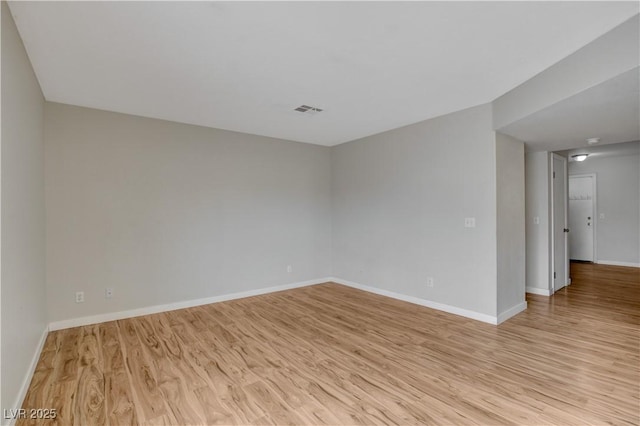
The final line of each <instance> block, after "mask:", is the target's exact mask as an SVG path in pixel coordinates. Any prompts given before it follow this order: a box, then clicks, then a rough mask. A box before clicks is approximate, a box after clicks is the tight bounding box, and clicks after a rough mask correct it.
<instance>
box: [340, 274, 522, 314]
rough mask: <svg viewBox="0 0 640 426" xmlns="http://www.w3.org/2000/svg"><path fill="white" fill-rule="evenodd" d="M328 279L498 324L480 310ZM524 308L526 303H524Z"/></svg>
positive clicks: (381, 294) (351, 282) (341, 280)
mask: <svg viewBox="0 0 640 426" xmlns="http://www.w3.org/2000/svg"><path fill="white" fill-rule="evenodd" d="M330 281H332V282H334V283H337V284H341V285H345V286H347V287H352V288H355V289H358V290H362V291H366V292H369V293H373V294H378V295H380V296H386V297H390V298H392V299H397V300H402V301H403V302H409V303H413V304H415V305H420V306H424V307H426V308H431V309H435V310H438V311H442V312H446V313H449V314H454V315H459V316H462V317H465V318H470V319H473V320H476V321H482V322H486V323H488V324H492V325H497V324H498V317H497V316H492V315H487V314H483V313H481V312H476V311H471V310H469V309H464V308H459V307H457V306H453V305H447V304H444V303H439V302H433V301H431V300H427V299H421V298H419V297H414V296H407V295H405V294H401V293H396V292H393V291H389V290H384V289H381V288H377V287H371V286H368V285H365V284H360V283H356V282H353V281H347V280H343V279H341V278H337V277H331V279H330ZM525 308H526V305H525ZM514 315H515V314H514Z"/></svg>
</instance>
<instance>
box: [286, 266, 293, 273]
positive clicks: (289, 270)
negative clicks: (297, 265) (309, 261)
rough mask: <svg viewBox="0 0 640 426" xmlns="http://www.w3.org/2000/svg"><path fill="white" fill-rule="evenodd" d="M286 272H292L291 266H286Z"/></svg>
mask: <svg viewBox="0 0 640 426" xmlns="http://www.w3.org/2000/svg"><path fill="white" fill-rule="evenodd" d="M287 272H289V273H291V272H293V267H292V266H291V265H287Z"/></svg>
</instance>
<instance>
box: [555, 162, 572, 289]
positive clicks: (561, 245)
mask: <svg viewBox="0 0 640 426" xmlns="http://www.w3.org/2000/svg"><path fill="white" fill-rule="evenodd" d="M552 191H553V195H552V201H553V203H552V209H553V291H554V292H555V291H558V290H560V289H561V288H563V287H564V286H566V285H567V280H568V275H569V274H568V263H569V262H568V250H567V232H568V229H567V198H568V197H567V159H566V158H564V157H561V156H559V155H556V154H553V185H552Z"/></svg>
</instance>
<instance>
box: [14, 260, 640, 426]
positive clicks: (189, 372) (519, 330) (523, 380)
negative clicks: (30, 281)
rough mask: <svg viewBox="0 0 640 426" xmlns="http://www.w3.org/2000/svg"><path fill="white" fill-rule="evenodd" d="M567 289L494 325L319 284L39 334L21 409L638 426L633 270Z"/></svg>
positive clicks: (160, 418)
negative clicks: (40, 348)
mask: <svg viewBox="0 0 640 426" xmlns="http://www.w3.org/2000/svg"><path fill="white" fill-rule="evenodd" d="M572 276H573V279H574V284H573V285H571V286H570V287H569V288H567V289H565V290H562V291H560V292H559V293H558V294H556V295H555V296H554V297H551V298H548V297H542V296H530V295H528V296H527V299H528V302H529V309H528V310H527V311H525V312H523V313H521V314H519V315H517V316H516V317H514V318H512V319H511V320H509V321H507V322H505V323H504V324H502V325H500V326H498V327H496V326H492V325H488V324H484V323H480V322H477V321H473V320H468V319H465V318H462V317H458V316H455V315H450V314H445V313H441V312H438V311H434V310H430V309H426V308H422V307H419V306H416V305H411V304H408V303H404V302H400V301H396V300H392V299H388V298H384V297H381V296H377V295H373V294H368V293H365V292H362V291H358V290H354V289H351V288H347V287H343V286H340V285H337V284H323V285H317V286H313V287H307V288H301V289H296V290H290V291H285V292H280V293H274V294H270V295H265V296H257V297H252V298H247V299H242V300H237V301H231V302H224V303H217V304H213V305H207V306H202V307H197V308H190V309H184V310H180V311H173V312H167V313H162V314H157V315H150V316H146V317H139V318H134V319H128V320H122V321H116V322H110V323H104V324H100V325H95V326H87V327H80V328H74V329H68V330H62V331H57V332H52V333H50V334H49V336H48V339H47V341H46V344H45V348H44V352H43V353H42V357H41V359H40V362H39V364H38V367H37V371H36V373H35V375H34V377H33V381H32V383H31V387H30V389H29V392H28V395H27V397H26V400H25V404H24V407H23V408H26V409H30V408H56V409H57V410H58V413H59V416H58V418H57V420H56V421H55V422H51V421H48V422H47V421H39V422H36V424H53V423H55V424H62V425H71V424H78V425H90V424H111V425H116V424H120V425H134V424H176V425H177V424H180V425H182V424H205V423H206V424H332V425H338V424H340V425H342V424H456V425H458V424H485V425H494V424H509V423H512V424H531V425H534V424H535V425H539V424H562V425H585V424H605V423H611V424H638V423H639V421H640V418H639V395H638V393H639V383H640V371H639V365H640V356H639V344H640V341H639V320H640V301H639V291H640V275H639V273H638V269H635V268H624V267H610V266H596V265H587V264H581V265H572ZM19 424H28V422H26V421H25V422H19Z"/></svg>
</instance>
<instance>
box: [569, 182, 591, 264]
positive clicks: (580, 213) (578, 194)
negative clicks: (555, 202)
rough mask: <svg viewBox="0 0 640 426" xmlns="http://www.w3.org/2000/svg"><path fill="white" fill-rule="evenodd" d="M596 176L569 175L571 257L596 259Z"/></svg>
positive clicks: (585, 259) (575, 258)
mask: <svg viewBox="0 0 640 426" xmlns="http://www.w3.org/2000/svg"><path fill="white" fill-rule="evenodd" d="M595 195H596V176H595V175H593V174H585V175H573V176H569V229H570V230H571V232H570V233H569V258H570V259H571V260H580V261H585V262H594V261H595V223H596V221H595V219H596V217H595V215H596V208H595V206H596V204H595V199H596V198H595Z"/></svg>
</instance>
